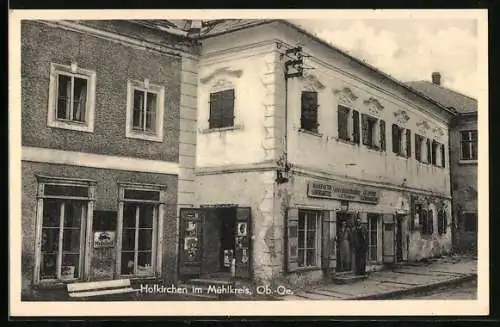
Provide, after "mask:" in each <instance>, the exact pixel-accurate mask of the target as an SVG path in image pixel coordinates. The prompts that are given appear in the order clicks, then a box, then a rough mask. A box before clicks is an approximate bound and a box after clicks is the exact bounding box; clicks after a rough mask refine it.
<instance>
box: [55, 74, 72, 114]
mask: <svg viewBox="0 0 500 327" xmlns="http://www.w3.org/2000/svg"><path fill="white" fill-rule="evenodd" d="M70 112H71V77H70V76H66V75H59V77H58V90H57V119H70Z"/></svg>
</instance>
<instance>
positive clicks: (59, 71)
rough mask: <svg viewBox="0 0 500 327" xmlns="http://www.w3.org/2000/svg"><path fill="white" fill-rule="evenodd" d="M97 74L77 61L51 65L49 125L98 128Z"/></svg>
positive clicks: (77, 128)
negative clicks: (96, 118) (95, 116)
mask: <svg viewBox="0 0 500 327" xmlns="http://www.w3.org/2000/svg"><path fill="white" fill-rule="evenodd" d="M95 76H96V75H95V72H93V71H90V70H85V69H81V68H79V67H78V66H77V65H76V64H72V65H71V66H64V65H58V64H51V65H50V82H49V88H50V90H49V110H48V119H47V125H48V126H49V127H56V128H65V129H73V130H77V131H83V132H93V131H94V102H95V79H96V78H95Z"/></svg>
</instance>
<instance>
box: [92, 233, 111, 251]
mask: <svg viewBox="0 0 500 327" xmlns="http://www.w3.org/2000/svg"><path fill="white" fill-rule="evenodd" d="M114 245H115V232H112V231H101V232H95V233H94V248H108V247H113V246H114Z"/></svg>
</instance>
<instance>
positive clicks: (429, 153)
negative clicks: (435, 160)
mask: <svg viewBox="0 0 500 327" xmlns="http://www.w3.org/2000/svg"><path fill="white" fill-rule="evenodd" d="M425 145H426V148H425V150H426V153H427V159H426V160H427V161H426V162H427V163H431V162H432V146H431V140H429V139H426V141H425Z"/></svg>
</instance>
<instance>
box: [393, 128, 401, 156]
mask: <svg viewBox="0 0 500 327" xmlns="http://www.w3.org/2000/svg"><path fill="white" fill-rule="evenodd" d="M392 152H394V153H399V138H398V126H397V125H396V124H392Z"/></svg>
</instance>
